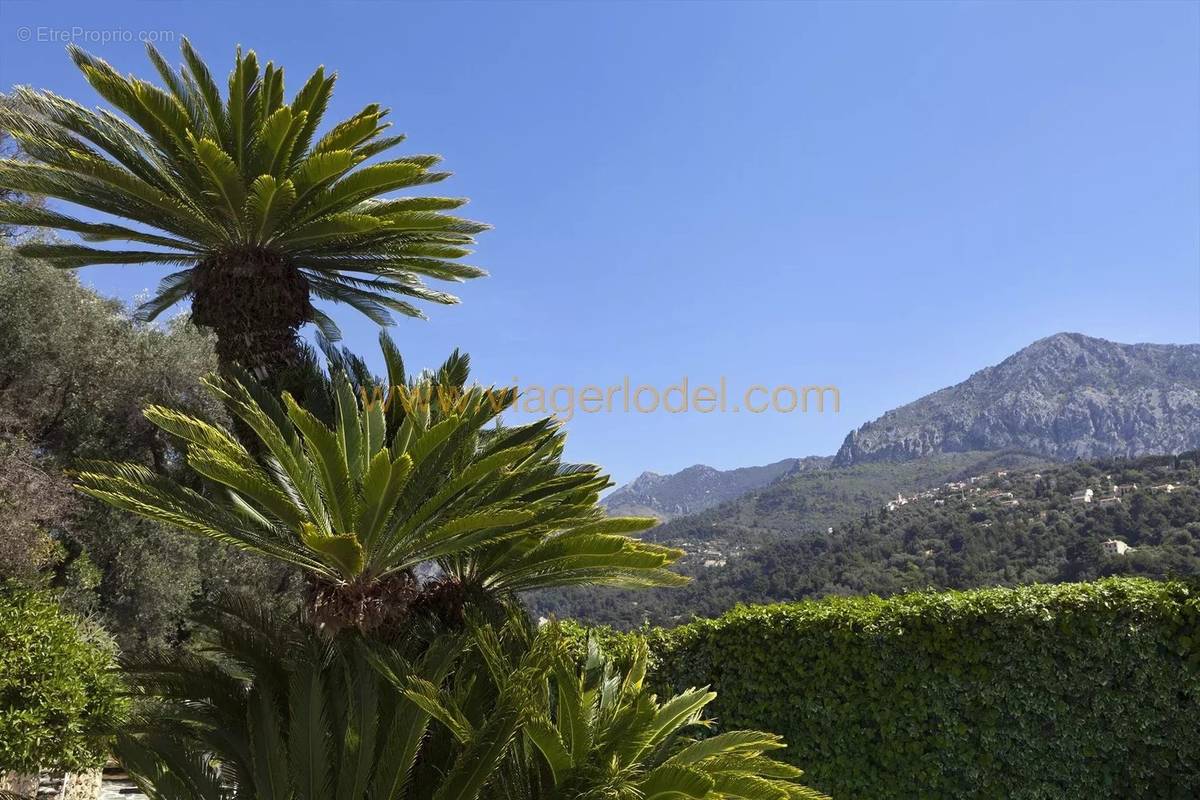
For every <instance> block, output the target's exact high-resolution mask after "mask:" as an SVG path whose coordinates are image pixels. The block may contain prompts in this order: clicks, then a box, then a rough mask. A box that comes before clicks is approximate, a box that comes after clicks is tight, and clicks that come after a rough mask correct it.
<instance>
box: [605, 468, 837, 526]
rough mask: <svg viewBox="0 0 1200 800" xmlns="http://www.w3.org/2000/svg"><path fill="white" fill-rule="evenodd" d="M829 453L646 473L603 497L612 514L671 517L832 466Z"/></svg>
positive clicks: (691, 512) (708, 506)
mask: <svg viewBox="0 0 1200 800" xmlns="http://www.w3.org/2000/svg"><path fill="white" fill-rule="evenodd" d="M831 460H832V459H831V458H830V457H828V456H810V457H808V458H785V459H784V460H782V461H776V462H775V463H774V464H767V465H766V466H762V467H742V468H740V469H730V470H718V469H713V468H712V467H709V466H706V465H704V464H696V465H695V466H692V467H688V468H687V469H685V470H682V471H680V472H676V473H674V474H673V475H660V474H658V473H657V472H643V473H642V474H641V475H639V476H638V477H637V478H636V479H634V480H633V481H631V482H630V483H627V484H625V485H624V486H622V487H620V488H619V489H616V490H614V491H613V492H612V493H611V494H609V495H608V496H607V497H605V498H604V499H603V500H601V501H600V502H601V505H603V506H604V507H605V508H607V509H608V513H609V514H612V515H613V516H621V515H632V516H641V515H645V516H652V517H658V518H659V519H661V520H669V519H672V518H674V517H678V516H682V515H685V514H694V513H696V512H698V511H704V510H705V509H708V508H712V507H713V506H716V505H719V504H720V503H723V502H725V501H726V500H732V499H734V498H735V497H740V496H741V495H743V494H745V493H746V492H751V491H754V490H755V489H759V488H762V487H764V486H767V485H768V484H771V483H774V482H775V481H777V480H779V479H780V478H781V477H783V476H785V475H793V474H797V473H800V472H804V471H806V470H811V469H821V468H823V467H826V466H828V465H829V462H830V461H831Z"/></svg>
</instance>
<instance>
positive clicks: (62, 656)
mask: <svg viewBox="0 0 1200 800" xmlns="http://www.w3.org/2000/svg"><path fill="white" fill-rule="evenodd" d="M122 704H123V700H122V699H121V697H120V683H119V681H118V678H117V675H116V672H115V664H114V661H113V648H112V642H111V640H108V639H107V638H106V637H105V636H103V635H102V634H100V633H99V632H96V633H91V634H85V633H82V632H81V629H80V626H79V623H78V622H77V621H76V620H75V619H73V618H72V617H70V616H67V615H65V614H63V613H62V611H61V610H60V609H59V606H58V603H57V601H56V600H55V599H54V597H53V596H51V595H49V594H47V593H45V592H35V591H29V590H26V589H15V588H12V587H11V586H8V587H6V586H3V585H0V772H4V771H11V772H35V771H37V770H38V769H39V768H41V769H61V770H79V769H85V768H88V767H94V766H98V765H100V764H102V763H103V762H104V759H105V755H106V747H105V740H104V738H103V733H104V731H105V730H107V729H108V728H109V727H110V726H111V724H112V722H113V721H114V720H115V719H117V717H118V715H119V714H120V712H121V710H122Z"/></svg>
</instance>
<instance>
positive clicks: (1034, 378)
mask: <svg viewBox="0 0 1200 800" xmlns="http://www.w3.org/2000/svg"><path fill="white" fill-rule="evenodd" d="M1197 447H1200V345H1162V344H1117V343H1115V342H1109V341H1105V340H1104V339H1094V338H1091V337H1088V336H1083V335H1082V334H1077V333H1060V334H1056V335H1054V336H1050V337H1048V338H1045V339H1041V340H1039V341H1037V342H1034V343H1033V344H1031V345H1030V346H1029V347H1026V348H1025V349H1023V350H1021V351H1020V352H1018V353H1016V354H1014V355H1012V356H1010V357H1009V358H1007V359H1005V360H1004V361H1002V362H1001V363H999V364H997V365H996V366H994V367H987V368H986V369H982V370H980V371H979V372H977V373H975V374H974V375H972V376H971V377H970V378H968V379H967V380H965V381H963V382H962V383H960V384H958V385H956V386H951V387H949V388H946V389H942V390H940V391H937V392H934V393H933V394H930V395H927V396H925V397H922V398H921V399H920V400H917V401H915V402H913V403H909V404H908V405H905V406H901V407H900V408H897V409H894V410H892V411H889V412H887V413H886V414H884V415H883V416H882V417H880V418H879V419H877V420H875V421H874V422H869V423H867V424H866V425H863V426H862V427H861V428H859V429H858V430H856V431H853V432H851V433H850V435H849V436H847V437H846V440H845V442H844V443H843V444H842V447H841V449H840V450H839V451H838V453H837V455H836V456H835V459H834V464H835V465H836V466H848V465H851V464H857V463H862V462H867V461H907V460H909V459H914V458H920V457H922V456H927V455H930V454H933V453H952V452H965V451H972V450H1002V449H1020V450H1027V451H1031V452H1034V453H1039V454H1041V455H1045V456H1048V457H1050V458H1055V459H1074V458H1095V457H1103V456H1138V455H1145V454H1151V453H1178V452H1181V451H1183V450H1189V449H1193V448H1197Z"/></svg>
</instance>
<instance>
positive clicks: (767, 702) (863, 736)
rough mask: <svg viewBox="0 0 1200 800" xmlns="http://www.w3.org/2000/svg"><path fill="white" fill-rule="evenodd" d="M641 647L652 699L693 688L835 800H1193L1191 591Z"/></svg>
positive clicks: (979, 594) (925, 606)
mask: <svg viewBox="0 0 1200 800" xmlns="http://www.w3.org/2000/svg"><path fill="white" fill-rule="evenodd" d="M606 635H607V636H608V637H616V638H618V639H621V638H625V637H628V636H631V634H615V633H612V632H611V631H610V632H608V633H607V634H606ZM649 641H650V646H651V648H652V651H653V652H654V655H655V664H654V666H653V668H652V675H653V680H654V682H656V683H658V684H661V685H663V686H666V687H675V688H680V687H685V686H693V685H700V684H710V685H711V686H712V688H713V690H714V691H716V692H718V698H717V700H716V701H715V702H714V703H713V708H714V712H715V715H716V717H717V719H719V720H720V721H721V724H722V726H723V727H725V728H736V727H743V726H747V727H755V728H762V729H766V730H772V731H776V732H778V733H780V734H781V735H782V736H783V737H784V738H785V739H787V741H788V742H790V743H791V744H792V747H791V748H790V749H789V750H788V751H787V758H788V759H789V760H792V761H794V762H795V763H797V764H803V765H804V768H805V771H806V776H807V777H808V779H809V780H810V781H811V782H812V783H813V784H814V785H816V786H817V787H819V788H821V789H822V790H824V791H826V792H829V793H830V794H831V795H833V796H835V797H839V798H872V800H875V799H876V798H910V797H923V798H931V799H937V798H945V799H946V800H952V799H957V798H964V797H979V798H1029V799H1031V800H1032V799H1033V798H1046V799H1047V800H1049V799H1050V798H1055V799H1056V800H1057V799H1058V798H1085V797H1122V798H1191V797H1195V796H1197V794H1198V793H1200V727H1198V726H1197V725H1196V720H1197V719H1200V593H1198V592H1197V588H1196V586H1195V585H1194V584H1192V585H1189V584H1187V583H1183V582H1166V583H1158V582H1154V581H1150V580H1145V579H1137V578H1110V579H1105V580H1100V581H1096V582H1093V583H1083V584H1063V585H1058V586H1044V585H1039V586H1029V587H1024V588H1019V589H983V590H975V591H969V592H946V593H937V594H935V593H919V594H907V595H902V596H898V597H894V598H891V599H888V600H883V599H880V598H878V597H855V598H828V599H825V600H822V601H816V602H805V603H796V604H787V605H774V606H753V607H742V608H738V609H736V610H735V611H732V612H730V613H729V614H726V615H725V616H722V617H720V618H717V619H710V620H698V621H696V622H693V623H690V624H688V625H684V626H681V627H678V628H673V629H667V630H663V629H653V630H651V631H649ZM625 646H626V647H627V646H628V645H625Z"/></svg>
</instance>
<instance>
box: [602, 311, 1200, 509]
mask: <svg viewBox="0 0 1200 800" xmlns="http://www.w3.org/2000/svg"><path fill="white" fill-rule="evenodd" d="M1197 447H1200V345H1196V344H1189V345H1166V344H1118V343H1116V342H1109V341H1106V340H1104V339H1097V338H1093V337H1090V336H1084V335H1082V334H1079V333H1059V334H1055V335H1054V336H1049V337H1047V338H1045V339H1039V340H1038V341H1036V342H1034V343H1033V344H1031V345H1029V346H1028V347H1026V348H1024V349H1023V350H1021V351H1019V352H1017V353H1015V354H1014V355H1012V356H1010V357H1008V358H1006V359H1005V360H1004V361H1002V362H1000V363H999V364H997V365H995V366H992V367H987V368H985V369H982V370H980V371H979V372H976V373H975V374H974V375H972V376H971V377H969V378H967V379H966V380H965V381H963V382H962V383H959V384H956V385H954V386H951V387H949V388H946V389H941V390H939V391H936V392H934V393H932V394H929V395H926V396H925V397H922V398H921V399H919V400H916V401H914V402H912V403H909V404H907V405H904V406H901V407H899V408H897V409H894V410H892V411H889V412H887V413H886V414H884V415H883V416H881V417H880V418H879V419H876V420H874V421H873V422H868V423H867V424H865V425H863V426H862V427H860V428H858V429H857V430H855V431H852V432H851V433H850V434H849V435H848V436H847V437H846V440H845V442H844V443H843V444H842V447H841V449H839V450H838V452H837V454H836V455H834V456H832V457H825V456H809V457H807V458H789V459H784V460H783V461H777V462H775V463H774V464H768V465H766V466H762V467H744V468H741V469H733V470H725V471H720V470H716V469H713V468H712V467H707V466H703V465H697V466H694V467H689V468H688V469H685V470H683V471H682V472H677V473H675V474H673V475H659V474H657V473H653V472H645V473H642V475H641V476H639V477H638V478H637V479H636V480H634V481H633V482H632V483H629V484H627V485H625V486H622V487H621V488H619V489H617V490H616V491H614V492H612V493H611V494H610V495H609V496H608V497H607V498H606V499H605V501H604V504H605V505H606V506H607V507H608V508H609V511H610V513H613V514H618V513H619V514H646V515H650V516H656V517H658V518H659V519H662V520H671V519H675V518H677V517H681V516H686V515H689V514H695V513H698V512H701V511H706V510H708V509H711V508H714V507H716V506H718V505H720V504H721V503H724V502H726V501H729V500H733V499H736V498H737V497H740V496H742V495H745V494H747V493H750V492H755V491H757V490H759V489H763V488H765V487H767V486H769V485H771V484H773V483H775V482H776V481H779V480H780V479H782V478H785V477H787V476H790V475H794V474H796V473H799V472H804V471H808V470H814V469H826V468H838V467H848V466H852V465H857V464H864V463H875V462H903V461H911V460H913V459H919V458H925V457H928V456H931V455H936V454H940V453H980V452H996V451H1005V452H1007V451H1017V452H1021V453H1025V454H1028V455H1032V456H1042V457H1044V458H1047V459H1053V460H1057V461H1063V460H1070V459H1076V458H1084V459H1088V458H1104V457H1109V456H1129V457H1134V456H1141V455H1148V454H1156V453H1180V452H1183V451H1185V450H1191V449H1194V448H1197Z"/></svg>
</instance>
